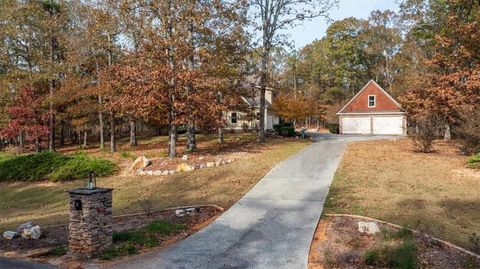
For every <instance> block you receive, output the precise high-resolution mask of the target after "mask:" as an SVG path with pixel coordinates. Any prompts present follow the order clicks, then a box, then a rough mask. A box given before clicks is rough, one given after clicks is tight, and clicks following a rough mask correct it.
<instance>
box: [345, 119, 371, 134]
mask: <svg viewBox="0 0 480 269" xmlns="http://www.w3.org/2000/svg"><path fill="white" fill-rule="evenodd" d="M342 133H344V134H370V117H369V116H368V117H342Z"/></svg>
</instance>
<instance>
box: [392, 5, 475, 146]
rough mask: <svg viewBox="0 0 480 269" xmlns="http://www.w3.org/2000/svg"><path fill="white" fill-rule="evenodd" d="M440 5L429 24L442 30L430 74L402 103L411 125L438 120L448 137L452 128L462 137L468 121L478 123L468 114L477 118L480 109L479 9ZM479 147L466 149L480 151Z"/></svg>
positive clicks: (430, 66) (436, 43)
mask: <svg viewBox="0 0 480 269" xmlns="http://www.w3.org/2000/svg"><path fill="white" fill-rule="evenodd" d="M438 5H440V7H438V6H437V8H439V11H438V12H436V13H434V14H435V16H433V18H434V19H433V21H432V22H430V23H431V24H432V25H436V28H439V29H440V31H438V32H439V34H437V35H435V38H434V42H433V44H434V49H433V51H434V52H435V53H434V55H433V57H432V59H431V60H430V61H429V62H428V63H427V64H428V68H429V70H430V74H428V75H427V76H426V77H425V78H424V81H423V83H421V86H419V87H417V88H415V89H412V90H410V91H407V92H406V93H405V94H404V95H403V96H401V97H400V100H401V102H402V105H403V107H404V108H405V109H406V110H407V111H408V112H409V115H410V118H411V120H412V122H417V123H421V122H422V121H425V120H427V119H432V120H433V119H435V121H437V122H442V125H443V124H444V125H447V127H446V128H445V129H446V130H447V132H446V136H449V133H448V130H449V129H450V126H452V127H453V129H454V130H455V129H456V130H458V132H459V133H458V135H459V136H460V137H461V136H463V135H465V133H463V134H461V130H462V127H463V126H465V125H466V124H467V123H466V122H465V120H468V119H470V120H477V119H475V118H474V117H470V116H468V115H471V116H474V115H476V114H478V110H479V109H480V105H479V103H480V43H479V42H478V40H480V24H479V21H480V6H479V5H478V3H475V1H468V0H457V1H447V2H444V3H442V4H438ZM434 7H435V6H434ZM445 10H446V11H447V13H446V14H444V11H445ZM438 119H441V120H440V121H439V120H438ZM467 125H468V124H467ZM441 127H443V126H437V128H441ZM455 127H457V128H455ZM477 144H478V145H480V142H477ZM478 145H477V146H475V145H472V146H471V148H470V149H468V148H464V150H465V151H466V152H468V151H470V150H478V149H479V148H480V147H479V146H478Z"/></svg>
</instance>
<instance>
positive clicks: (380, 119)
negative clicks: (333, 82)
mask: <svg viewBox="0 0 480 269" xmlns="http://www.w3.org/2000/svg"><path fill="white" fill-rule="evenodd" d="M405 114H406V113H405V111H404V110H403V109H402V108H401V106H400V104H399V103H398V102H397V101H395V99H393V98H392V97H391V96H390V95H389V94H388V93H387V92H386V91H385V90H384V89H382V87H380V86H379V85H378V84H377V83H376V82H375V81H373V80H370V82H368V83H367V85H365V87H363V89H361V90H360V91H359V92H358V93H357V94H356V95H355V96H354V97H353V98H352V100H350V101H349V102H348V103H347V104H346V105H345V106H344V107H343V108H342V109H340V111H339V112H338V113H337V115H338V116H339V124H340V133H341V134H377V135H405V134H406V126H407V122H406V116H405Z"/></svg>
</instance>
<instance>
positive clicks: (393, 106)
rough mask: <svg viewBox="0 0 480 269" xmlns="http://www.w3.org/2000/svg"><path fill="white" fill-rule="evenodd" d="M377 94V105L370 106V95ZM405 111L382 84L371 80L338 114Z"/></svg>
mask: <svg viewBox="0 0 480 269" xmlns="http://www.w3.org/2000/svg"><path fill="white" fill-rule="evenodd" d="M369 95H375V96H377V98H376V104H375V107H368V96H369ZM385 112H397V113H404V111H403V109H402V107H401V106H400V104H399V103H398V102H397V101H396V100H395V99H393V97H392V96H390V94H388V93H387V92H386V91H385V90H384V89H383V88H382V87H380V85H378V84H377V83H376V82H375V81H373V80H370V81H369V82H368V83H367V84H366V85H365V86H364V87H363V88H362V89H361V90H360V91H359V92H358V93H357V94H356V95H355V96H354V97H353V98H352V99H351V100H350V101H349V102H348V103H347V104H346V105H345V106H343V107H342V109H340V111H338V113H337V115H338V114H355V113H385Z"/></svg>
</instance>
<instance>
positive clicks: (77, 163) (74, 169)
mask: <svg viewBox="0 0 480 269" xmlns="http://www.w3.org/2000/svg"><path fill="white" fill-rule="evenodd" d="M115 169H116V166H115V164H114V163H113V162H111V161H109V160H102V159H97V158H92V157H88V156H87V155H84V154H75V155H72V156H71V157H70V158H69V160H68V161H66V162H65V163H64V164H63V165H62V166H60V167H59V168H58V169H56V170H55V171H53V172H52V173H50V174H49V175H48V178H49V179H50V180H52V181H61V180H72V179H80V178H84V177H85V176H86V174H87V173H88V172H89V171H94V172H95V173H96V174H97V176H100V177H102V176H108V175H111V174H112V173H113V172H114V171H115Z"/></svg>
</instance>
